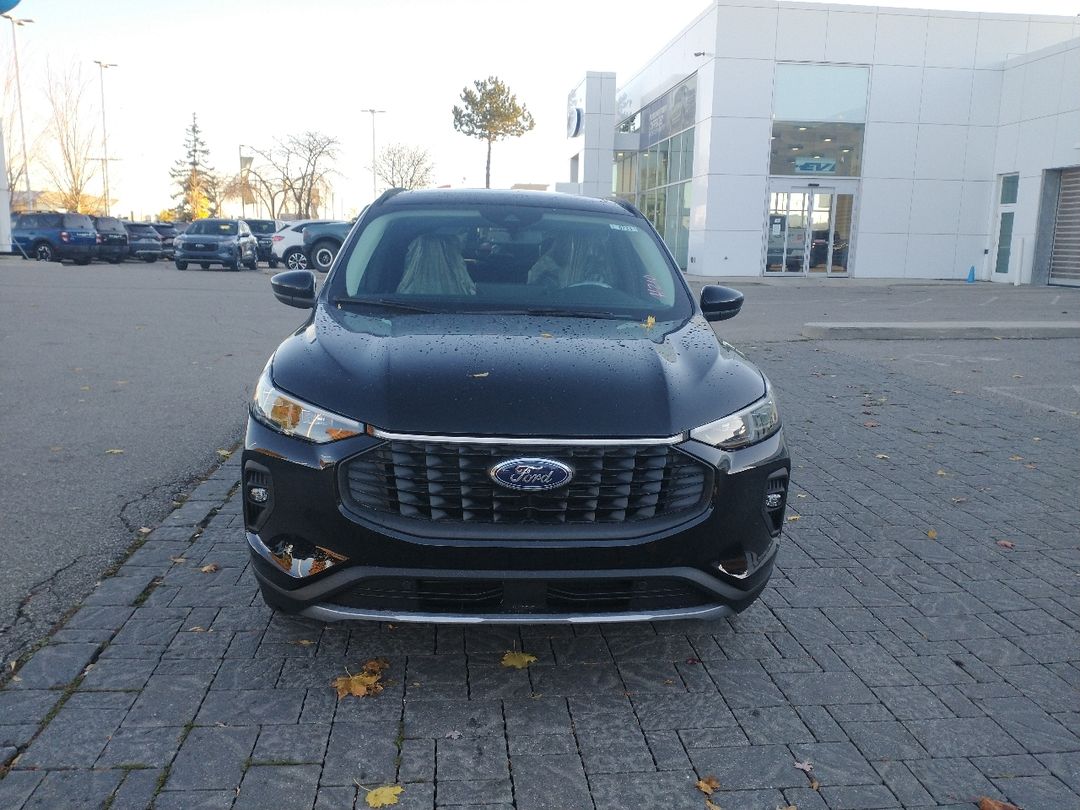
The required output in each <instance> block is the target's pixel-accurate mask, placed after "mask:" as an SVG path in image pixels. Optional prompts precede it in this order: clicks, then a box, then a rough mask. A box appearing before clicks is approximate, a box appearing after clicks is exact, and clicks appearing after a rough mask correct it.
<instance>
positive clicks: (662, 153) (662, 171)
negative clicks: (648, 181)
mask: <svg viewBox="0 0 1080 810" xmlns="http://www.w3.org/2000/svg"><path fill="white" fill-rule="evenodd" d="M670 146H671V141H670V140H667V141H660V143H658V144H657V145H656V180H655V183H654V185H657V186H666V185H667V184H668V149H669V147H670Z"/></svg>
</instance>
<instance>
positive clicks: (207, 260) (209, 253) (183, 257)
mask: <svg viewBox="0 0 1080 810" xmlns="http://www.w3.org/2000/svg"><path fill="white" fill-rule="evenodd" d="M173 258H174V259H175V260H176V261H178V262H189V263H191V264H199V263H200V262H201V263H202V264H232V263H233V262H235V261H237V257H236V251H235V250H225V249H222V250H186V249H184V248H175V247H174V248H173Z"/></svg>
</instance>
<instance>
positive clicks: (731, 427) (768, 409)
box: [690, 380, 780, 450]
mask: <svg viewBox="0 0 1080 810" xmlns="http://www.w3.org/2000/svg"><path fill="white" fill-rule="evenodd" d="M778 430H780V411H779V410H778V409H777V407H776V398H775V397H774V396H773V391H772V386H771V385H769V384H768V381H767V380H766V382H765V396H763V397H762V398H761V399H759V400H758V401H757V402H755V403H754V404H753V405H750V406H748V407H746V408H743V409H742V410H741V411H736V412H735V413H733V414H731V416H725V417H724V418H723V419H717V420H716V421H715V422H710V423H709V424H707V425H702V426H701V427H699V428H694V429H693V430H691V431H690V437H691V438H692V439H697V440H698V441H699V442H705V444H711V445H713V446H714V447H719V448H721V449H723V450H735V449H736V448H739V447H746V446H747V445H751V444H756V443H757V442H760V441H762V440H764V439H767V438H769V437H770V436H772V435H773V434H774V433H776V431H778Z"/></svg>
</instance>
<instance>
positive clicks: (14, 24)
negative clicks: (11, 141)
mask: <svg viewBox="0 0 1080 810" xmlns="http://www.w3.org/2000/svg"><path fill="white" fill-rule="evenodd" d="M0 16H2V17H3V18H4V19H6V20H8V21H10V22H11V52H12V54H13V56H14V58H15V95H16V96H17V97H18V99H19V131H20V133H21V134H22V159H23V180H24V181H25V184H26V206H27V208H29V209H30V210H31V211H33V210H34V198H33V197H32V196H31V195H30V161H29V160H27V158H26V121H25V120H24V119H23V105H22V80H21V79H20V78H19V42H18V39H17V37H16V36H15V29H16V28H20V27H22V26H24V25H29V24H30V23H32V22H33V20H31V19H19V18H18V17H13V16H12V15H10V14H2V15H0Z"/></svg>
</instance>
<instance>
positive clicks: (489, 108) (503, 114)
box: [453, 76, 534, 188]
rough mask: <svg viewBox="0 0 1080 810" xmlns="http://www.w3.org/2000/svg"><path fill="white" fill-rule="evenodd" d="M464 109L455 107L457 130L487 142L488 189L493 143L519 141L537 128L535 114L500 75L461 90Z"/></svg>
mask: <svg viewBox="0 0 1080 810" xmlns="http://www.w3.org/2000/svg"><path fill="white" fill-rule="evenodd" d="M461 100H462V102H463V103H464V106H461V107H458V106H456V105H455V106H454V109H453V113H454V129H456V130H457V131H458V132H460V133H462V134H463V135H468V136H469V137H471V138H479V139H480V140H482V141H484V142H486V143H487V163H486V165H485V167H484V187H485V188H490V187H491V144H492V143H494V142H495V141H501V140H503V139H504V138H517V137H520V136H522V135H524V134H525V133H526V132H528V131H529V130H530V129H532V128H533V126H534V123H533V117H532V114H531V113H530V112H529V111H528V110H527V109H525V105H524V104H518V100H517V96H515V95H514V94H513V93H511V92H510V88H509V87H507V86H506V85H505V84H503V82H502V80H501V79H500V78H498V77H497V76H488V77H487V78H486V79H483V80H477V81H475V82H473V89H470V88H468V87H466V88H465V89H464V90H462V91H461Z"/></svg>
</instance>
